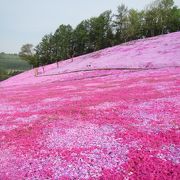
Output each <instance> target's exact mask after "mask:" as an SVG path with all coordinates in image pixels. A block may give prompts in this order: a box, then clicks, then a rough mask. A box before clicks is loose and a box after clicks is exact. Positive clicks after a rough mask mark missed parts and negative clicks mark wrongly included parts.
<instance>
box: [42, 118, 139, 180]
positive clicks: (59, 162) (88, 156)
mask: <svg viewBox="0 0 180 180" xmlns="http://www.w3.org/2000/svg"><path fill="white" fill-rule="evenodd" d="M61 123H62V125H61V126H60V127H59V128H58V127H56V126H55V127H52V128H51V129H47V130H46V132H45V135H46V134H47V133H48V134H49V135H48V136H47V138H46V140H45V141H42V143H43V146H45V147H47V148H49V149H56V148H62V149H69V150H71V149H72V148H76V149H77V148H80V149H83V151H82V152H81V153H80V154H77V153H75V152H72V154H71V155H70V156H71V161H66V160H63V159H60V157H59V159H58V157H57V158H56V160H54V161H53V166H52V168H53V174H54V175H55V178H56V179H58V178H60V177H61V176H65V175H68V176H69V177H70V178H80V179H81V178H82V179H84V178H85V179H88V178H90V177H91V178H92V177H93V178H98V177H100V176H101V175H102V169H103V168H104V169H112V168H115V169H116V170H117V171H121V170H122V169H121V165H122V164H124V163H125V162H127V161H128V156H127V155H128V153H129V148H132V147H134V148H139V145H140V143H139V142H137V141H132V142H129V143H123V142H122V139H121V138H119V139H116V138H115V134H114V133H115V132H116V131H118V129H120V127H119V125H111V124H106V125H97V124H92V123H89V122H83V121H82V122H81V121H78V122H76V121H71V124H70V127H69V128H68V127H67V122H62V121H61Z"/></svg>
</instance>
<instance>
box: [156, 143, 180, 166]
mask: <svg viewBox="0 0 180 180" xmlns="http://www.w3.org/2000/svg"><path fill="white" fill-rule="evenodd" d="M157 157H158V158H160V159H163V160H169V161H171V162H173V163H175V164H179V163H180V146H178V145H175V144H171V145H170V146H163V147H162V152H161V153H159V154H157Z"/></svg>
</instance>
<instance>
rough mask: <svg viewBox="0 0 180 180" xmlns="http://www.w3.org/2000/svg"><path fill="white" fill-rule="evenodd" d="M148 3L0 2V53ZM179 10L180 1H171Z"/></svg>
mask: <svg viewBox="0 0 180 180" xmlns="http://www.w3.org/2000/svg"><path fill="white" fill-rule="evenodd" d="M150 2H152V1H151V0H0V52H9V53H18V52H19V50H20V47H21V46H22V45H23V44H26V43H32V44H33V45H37V44H38V43H39V42H40V40H41V38H42V37H43V36H44V35H45V34H48V33H51V32H54V31H55V30H56V29H57V28H58V26H59V25H60V24H71V25H72V26H73V27H75V26H76V25H77V24H78V23H80V22H81V21H82V20H84V19H87V18H90V17H92V16H98V15H99V14H100V13H102V12H103V11H105V10H109V9H111V10H112V11H113V12H114V13H115V12H116V9H117V6H118V5H120V4H121V3H124V4H125V5H126V6H128V7H129V8H135V9H143V8H144V7H145V6H146V5H147V4H148V3H150ZM175 4H176V5H178V6H180V0H175Z"/></svg>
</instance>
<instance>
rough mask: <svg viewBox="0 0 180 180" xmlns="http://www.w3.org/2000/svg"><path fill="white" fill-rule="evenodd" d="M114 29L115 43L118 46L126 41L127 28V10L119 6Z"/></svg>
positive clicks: (122, 5) (123, 6)
mask: <svg viewBox="0 0 180 180" xmlns="http://www.w3.org/2000/svg"><path fill="white" fill-rule="evenodd" d="M114 27H115V30H116V35H115V43H116V44H120V43H123V42H126V41H127V28H128V8H127V7H126V6H125V5H124V4H121V5H120V6H118V9H117V14H116V15H115V20H114Z"/></svg>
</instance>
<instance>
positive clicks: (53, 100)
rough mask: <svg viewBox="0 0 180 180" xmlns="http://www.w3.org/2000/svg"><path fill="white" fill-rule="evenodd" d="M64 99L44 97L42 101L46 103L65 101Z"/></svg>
mask: <svg viewBox="0 0 180 180" xmlns="http://www.w3.org/2000/svg"><path fill="white" fill-rule="evenodd" d="M65 100H66V99H64V98H59V97H55V98H46V99H44V100H43V102H45V103H48V102H56V101H65Z"/></svg>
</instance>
